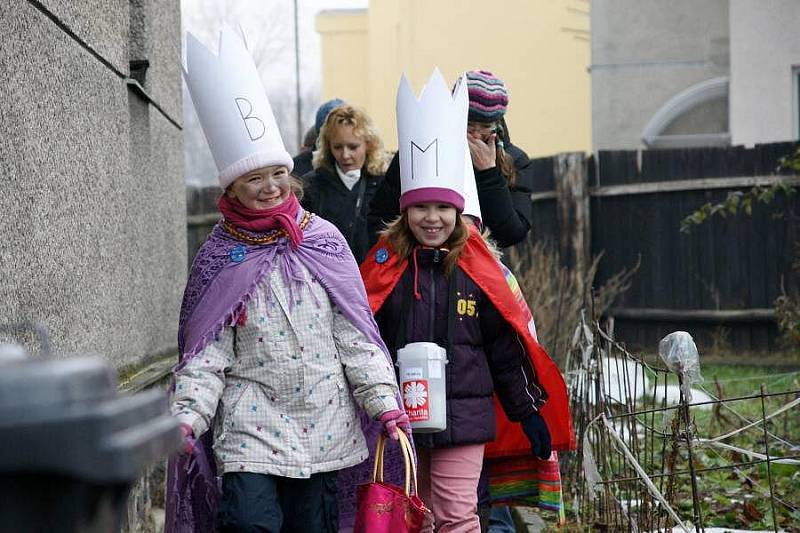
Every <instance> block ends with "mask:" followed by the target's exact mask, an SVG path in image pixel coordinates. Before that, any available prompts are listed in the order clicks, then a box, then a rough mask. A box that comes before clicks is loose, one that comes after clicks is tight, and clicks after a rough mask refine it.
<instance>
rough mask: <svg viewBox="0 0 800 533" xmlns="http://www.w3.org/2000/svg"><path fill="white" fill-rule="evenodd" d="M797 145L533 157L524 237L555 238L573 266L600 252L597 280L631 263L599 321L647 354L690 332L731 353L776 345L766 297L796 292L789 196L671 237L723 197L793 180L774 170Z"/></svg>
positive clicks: (793, 203)
mask: <svg viewBox="0 0 800 533" xmlns="http://www.w3.org/2000/svg"><path fill="white" fill-rule="evenodd" d="M796 147H797V145H796V144H794V143H778V144H768V145H758V146H756V147H754V148H749V149H748V148H743V147H729V148H705V149H683V150H647V151H607V152H600V153H599V154H598V156H597V158H596V159H595V158H594V157H586V156H585V155H584V154H581V153H569V154H560V155H558V156H555V157H547V158H540V159H536V160H534V161H533V165H534V170H535V172H534V177H533V180H534V181H533V183H528V184H526V185H527V186H529V187H530V188H531V190H532V191H533V194H532V195H531V200H532V202H533V230H532V232H531V236H530V241H538V240H543V239H550V240H552V241H554V242H555V243H557V245H558V248H559V250H560V252H561V257H562V261H563V262H564V263H565V264H567V265H571V266H573V267H575V268H576V269H577V270H579V271H581V270H582V269H584V268H585V267H586V265H587V264H589V262H590V261H591V258H592V257H593V256H595V255H597V254H598V253H600V252H604V257H603V259H602V261H601V264H600V270H599V272H598V276H597V278H598V279H597V280H596V282H595V285H598V284H601V283H603V281H604V280H606V279H608V278H609V276H611V275H613V274H614V273H616V272H618V271H620V270H622V269H623V268H630V267H632V266H634V265H635V264H636V263H637V262H640V267H639V270H638V273H637V274H636V276H635V277H634V279H633V285H632V286H631V288H630V289H629V290H628V291H627V292H625V293H624V294H623V295H622V296H621V297H619V298H618V301H617V302H615V304H614V306H613V308H612V309H611V310H610V311H609V312H608V316H610V317H613V319H614V327H615V331H616V336H617V338H618V339H621V340H623V341H626V342H627V343H629V344H631V345H633V346H636V347H639V348H643V349H645V350H648V351H654V350H655V349H656V343H657V341H658V339H660V338H661V337H662V336H663V335H665V334H666V333H669V332H670V331H674V330H676V329H684V330H687V331H690V332H691V333H692V334H693V335H694V336H695V338H696V339H697V340H698V341H699V343H700V344H701V345H703V346H704V347H706V348H708V347H709V346H711V345H712V344H714V343H716V344H717V345H718V346H719V345H724V346H725V347H727V348H728V349H730V350H731V351H732V352H734V353H736V352H744V351H747V352H753V351H767V350H774V349H775V348H778V347H779V346H778V332H777V327H776V322H775V313H774V302H775V299H776V298H777V297H778V296H779V295H780V294H781V292H782V290H784V289H785V290H786V291H793V290H797V289H798V281H799V276H798V273H797V272H795V271H793V270H792V268H791V264H792V261H793V258H794V256H795V255H796V254H797V255H800V250H798V248H797V247H798V246H800V244H799V243H798V240H800V239H799V238H798V237H800V236H798V233H797V229H798V224H797V216H796V215H797V207H798V197H800V195H795V196H792V197H789V198H787V197H786V196H784V195H782V194H778V195H776V196H775V198H774V199H773V200H772V201H771V202H769V203H757V204H756V205H754V206H753V211H752V215H751V216H747V215H745V214H743V213H740V214H739V215H735V216H733V215H729V216H727V217H724V218H723V217H719V216H717V217H713V218H710V219H709V220H707V221H706V222H705V223H703V224H701V225H699V226H695V227H694V229H693V230H692V231H691V232H690V233H688V234H687V233H681V232H680V224H681V220H682V219H683V218H684V217H686V216H687V215H689V214H691V213H692V212H693V211H694V210H696V209H698V208H699V207H701V206H702V205H703V204H705V203H707V202H710V203H712V204H714V203H717V202H721V201H722V200H724V199H725V197H726V196H727V195H728V193H729V192H730V191H732V190H737V189H738V190H745V189H750V188H752V187H753V186H754V185H770V184H773V183H775V182H776V181H783V182H786V183H788V184H791V185H795V186H796V185H798V184H800V177H798V176H797V175H794V174H791V173H790V172H787V171H784V170H777V167H778V160H779V159H780V158H781V157H782V156H786V155H789V154H791V153H792V152H793V151H794V150H795V149H796Z"/></svg>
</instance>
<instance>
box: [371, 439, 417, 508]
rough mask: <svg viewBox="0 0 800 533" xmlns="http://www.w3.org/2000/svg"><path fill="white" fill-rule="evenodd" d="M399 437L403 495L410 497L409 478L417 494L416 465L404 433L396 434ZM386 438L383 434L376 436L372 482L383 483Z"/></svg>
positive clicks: (409, 443)
mask: <svg viewBox="0 0 800 533" xmlns="http://www.w3.org/2000/svg"><path fill="white" fill-rule="evenodd" d="M397 434H398V435H399V439H398V443H399V444H400V450H401V451H402V452H403V465H404V466H405V474H406V479H405V487H404V489H405V493H406V496H410V495H411V476H413V477H414V493H415V494H416V493H417V486H418V485H417V464H416V461H415V460H414V453H413V451H412V450H411V442H410V441H409V440H408V437H407V436H406V434H405V432H404V431H403V430H400V431H398V432H397ZM385 442H386V437H384V435H383V433H380V434H379V435H378V444H377V445H376V447H375V464H374V465H373V467H372V481H373V483H374V482H376V481H378V482H380V483H383V451H384V448H385Z"/></svg>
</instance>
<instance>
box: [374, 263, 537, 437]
mask: <svg viewBox="0 0 800 533" xmlns="http://www.w3.org/2000/svg"><path fill="white" fill-rule="evenodd" d="M416 253H417V261H416V263H417V268H418V269H419V270H418V271H417V270H416V269H415V266H414V261H413V259H412V260H411V261H409V263H410V264H409V268H407V269H406V271H405V272H404V273H403V276H402V278H401V279H400V281H399V282H398V284H397V286H396V287H395V288H394V290H393V291H392V293H391V295H390V296H389V297H388V298H387V300H386V303H384V305H383V307H382V308H381V310H380V311H379V312H378V314H377V316H376V320H377V322H378V327H379V328H380V331H381V336H382V337H383V339H384V341H385V342H386V345H387V347H388V348H389V352H390V353H391V355H392V358H393V359H394V360H396V359H397V348H402V347H403V346H405V345H406V344H408V343H410V342H423V341H427V342H435V343H436V344H438V345H439V346H442V347H444V348H447V346H448V322H450V324H451V325H452V328H453V331H452V335H450V338H451V339H452V349H451V350H448V354H447V358H448V361H449V362H448V364H447V366H446V379H447V383H446V387H447V429H445V430H444V431H442V432H438V433H429V434H421V433H418V434H414V441H415V443H416V444H417V445H419V446H425V447H434V448H442V447H447V446H455V445H462V444H478V443H485V442H490V441H492V440H494V437H495V415H494V400H493V394H494V393H495V392H497V395H498V397H499V398H500V403H501V405H502V406H503V409H504V410H505V412H506V415H507V416H508V418H509V419H510V420H511V421H515V422H516V421H519V420H522V419H523V418H526V417H528V416H530V415H531V414H532V413H533V412H535V411H536V410H537V409H538V408H539V407H540V406H541V405H542V404H543V403H544V401H545V400H546V399H547V396H546V393H545V392H544V390H543V389H542V388H541V387H540V386H539V385H538V382H537V381H536V377H535V373H534V371H533V369H532V367H531V365H530V363H529V360H528V357H527V355H526V354H525V351H524V348H523V344H522V343H521V342H520V341H519V340H518V339H517V335H516V333H515V332H514V330H513V329H512V327H511V326H510V325H509V324H508V323H507V322H506V321H505V320H504V319H503V318H502V316H501V315H500V314H499V313H498V312H497V310H496V309H495V307H494V306H493V305H492V303H491V302H490V301H489V299H488V298H487V297H486V296H485V295H484V294H483V293H482V292H481V290H480V289H479V288H478V286H477V285H475V283H474V282H473V281H472V280H471V279H470V278H469V277H468V276H467V275H466V274H464V272H463V271H461V269H458V268H457V269H456V271H455V272H454V275H455V286H451V284H450V281H449V279H448V278H446V277H445V276H444V273H443V271H442V260H443V259H444V257H445V256H446V254H447V251H446V250H434V249H422V248H420V249H417V251H416ZM415 276H416V278H417V290H418V292H419V294H420V296H421V299H419V300H417V299H416V298H415V297H414V278H415ZM450 291H454V292H455V297H454V298H453V299H452V300H451V299H450V298H448V295H449V293H450ZM404 298H406V299H407V300H406V303H405V305H404V303H403V299H404ZM404 310H405V311H406V312H405V313H404ZM451 311H452V317H453V318H452V319H450V320H449V321H448V315H449V314H450V313H451ZM404 314H405V316H403V315H404ZM403 326H405V327H403Z"/></svg>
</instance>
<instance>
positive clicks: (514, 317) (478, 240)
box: [361, 228, 575, 457]
mask: <svg viewBox="0 0 800 533" xmlns="http://www.w3.org/2000/svg"><path fill="white" fill-rule="evenodd" d="M381 249H384V250H385V252H384V251H381V252H379V250H381ZM387 252H388V257H386V256H387ZM378 258H380V259H385V261H384V262H383V263H379V262H378V261H377V259H378ZM398 259H399V258H398V257H397V254H395V253H394V251H393V250H392V248H391V246H390V245H389V243H388V242H386V241H385V240H384V239H381V240H380V241H378V243H377V244H376V245H375V246H374V247H373V248H372V250H370V251H369V253H368V254H367V258H366V259H365V260H364V262H363V263H362V264H361V277H362V278H363V279H364V285H365V286H366V288H367V297H368V299H369V306H370V308H371V309H372V312H373V314H377V312H378V311H379V310H380V308H381V307H382V306H383V304H384V302H385V301H386V299H387V298H388V297H389V295H390V294H391V292H392V290H393V289H394V287H395V286H396V285H397V283H398V281H400V277H401V276H402V275H403V272H404V271H405V269H406V267H407V266H408V261H399V260H398ZM458 266H459V267H460V268H461V269H462V270H463V271H464V273H466V274H467V276H469V277H470V279H472V281H474V282H475V284H476V285H478V287H480V289H481V290H482V291H483V292H484V294H486V295H487V296H488V297H489V300H490V301H491V302H492V304H494V306H495V307H496V308H497V311H498V312H499V313H500V314H501V315H502V316H503V318H505V319H506V320H507V321H508V322H509V324H511V326H512V327H513V328H514V331H516V333H517V335H519V338H520V339H522V341H523V343H524V344H525V351H526V352H527V353H528V357H529V358H530V361H531V364H532V365H533V367H534V369H536V376H537V379H538V380H539V383H540V384H541V385H542V387H544V390H545V391H547V396H548V399H547V402H546V403H545V405H544V407H542V409H541V411H540V412H541V414H542V417H544V419H545V422H547V428H548V429H549V430H550V438H551V440H552V446H553V449H554V450H574V449H575V432H574V430H573V429H572V417H571V416H570V413H569V401H568V400H567V387H566V385H565V384H564V378H562V377H561V372H559V370H558V367H557V366H556V364H555V363H554V362H553V360H552V359H550V356H549V355H547V353H546V352H545V351H544V349H543V348H542V347H541V346H540V345H539V343H538V342H536V341H535V340H534V339H533V337H532V336H531V334H530V332H529V331H528V325H527V324H526V323H525V321H524V319H523V317H522V316H521V314H520V312H519V307H518V304H517V302H516V300H515V298H514V295H513V294H512V293H511V289H510V288H509V286H508V283H507V282H506V279H505V276H504V275H503V272H502V270H500V266H499V264H498V261H497V259H496V258H495V256H494V255H493V254H492V252H491V251H490V250H489V247H488V246H486V242H485V241H484V240H483V238H482V237H481V236H480V234H479V233H478V232H477V230H475V228H470V237H469V239H468V240H467V243H466V245H465V246H464V249H463V251H462V252H461V256H460V257H459V259H458ZM495 412H496V415H497V436H496V438H495V440H494V441H493V442H490V443H489V444H487V446H486V457H501V456H508V455H519V454H530V453H531V447H530V442H529V441H528V439H527V437H525V434H524V433H523V432H522V427H521V426H520V424H516V423H513V422H511V421H509V420H508V417H506V414H505V412H504V411H503V409H502V407H500V402H499V401H498V400H497V398H496V397H495Z"/></svg>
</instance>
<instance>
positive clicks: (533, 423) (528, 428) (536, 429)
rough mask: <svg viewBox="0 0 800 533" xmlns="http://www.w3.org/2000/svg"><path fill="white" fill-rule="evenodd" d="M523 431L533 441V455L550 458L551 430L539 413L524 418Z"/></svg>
mask: <svg viewBox="0 0 800 533" xmlns="http://www.w3.org/2000/svg"><path fill="white" fill-rule="evenodd" d="M522 431H524V432H525V436H526V437H528V440H529V441H531V450H532V451H533V455H535V456H536V457H538V458H540V459H548V458H549V457H550V451H551V449H550V430H548V429H547V424H546V423H545V421H544V418H542V415H540V414H539V413H533V414H532V415H531V416H529V417H528V418H525V419H524V420H522Z"/></svg>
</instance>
